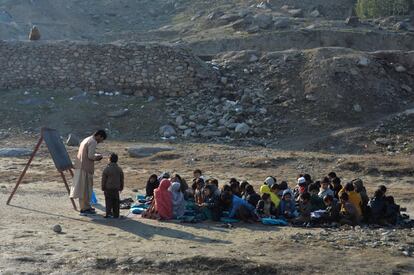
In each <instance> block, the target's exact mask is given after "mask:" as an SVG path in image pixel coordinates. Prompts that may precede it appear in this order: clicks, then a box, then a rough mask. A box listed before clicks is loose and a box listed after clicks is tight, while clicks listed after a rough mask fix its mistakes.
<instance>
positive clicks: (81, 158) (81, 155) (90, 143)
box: [75, 136, 98, 175]
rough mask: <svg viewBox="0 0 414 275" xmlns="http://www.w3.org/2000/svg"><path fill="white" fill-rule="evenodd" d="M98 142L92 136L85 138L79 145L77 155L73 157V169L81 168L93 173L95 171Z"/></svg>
mask: <svg viewBox="0 0 414 275" xmlns="http://www.w3.org/2000/svg"><path fill="white" fill-rule="evenodd" d="M97 144H98V142H97V141H96V140H95V137H94V136H90V137H87V138H85V139H84V140H83V141H82V142H81V144H80V146H79V151H78V155H77V156H76V159H75V169H82V170H83V171H85V172H86V173H88V174H91V175H93V174H94V171H95V164H94V162H95V161H96V157H97V154H95V150H96V145H97Z"/></svg>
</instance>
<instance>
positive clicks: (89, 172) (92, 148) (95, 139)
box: [70, 130, 106, 215]
mask: <svg viewBox="0 0 414 275" xmlns="http://www.w3.org/2000/svg"><path fill="white" fill-rule="evenodd" d="M105 139H106V133H105V131H104V130H98V131H96V132H95V133H94V134H93V135H92V136H90V137H87V138H85V139H84V140H83V141H82V142H81V144H80V146H79V151H78V155H77V156H76V159H75V175H74V177H73V185H72V188H71V191H70V197H71V198H73V199H77V198H78V199H79V204H80V214H81V215H88V214H95V213H96V212H95V209H94V208H92V207H91V204H90V201H91V196H92V187H93V174H94V172H95V161H100V160H101V159H102V155H101V154H97V153H96V146H97V145H98V143H101V142H103V141H104V140H105Z"/></svg>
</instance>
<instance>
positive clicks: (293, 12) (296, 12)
mask: <svg viewBox="0 0 414 275" xmlns="http://www.w3.org/2000/svg"><path fill="white" fill-rule="evenodd" d="M288 13H289V14H290V15H291V16H292V17H297V18H298V17H303V11H302V9H293V10H288Z"/></svg>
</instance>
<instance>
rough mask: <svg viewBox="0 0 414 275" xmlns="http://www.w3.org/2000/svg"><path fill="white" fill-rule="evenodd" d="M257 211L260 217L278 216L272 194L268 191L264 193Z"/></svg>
mask: <svg viewBox="0 0 414 275" xmlns="http://www.w3.org/2000/svg"><path fill="white" fill-rule="evenodd" d="M256 213H257V215H258V216H259V217H260V218H271V217H276V216H277V208H276V206H275V204H274V203H273V202H272V200H271V199H270V195H269V194H268V193H264V194H263V195H262V199H261V200H259V202H258V203H257V206H256Z"/></svg>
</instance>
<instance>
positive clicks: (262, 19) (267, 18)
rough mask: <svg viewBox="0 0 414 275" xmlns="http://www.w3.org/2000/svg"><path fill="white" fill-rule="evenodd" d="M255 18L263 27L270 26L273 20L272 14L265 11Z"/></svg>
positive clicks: (257, 23)
mask: <svg viewBox="0 0 414 275" xmlns="http://www.w3.org/2000/svg"><path fill="white" fill-rule="evenodd" d="M253 19H254V22H255V24H256V25H257V26H258V27H259V28H261V29H267V28H269V27H270V25H271V24H272V22H273V19H272V16H271V15H269V14H264V13H260V14H256V15H255V16H254V17H253Z"/></svg>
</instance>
